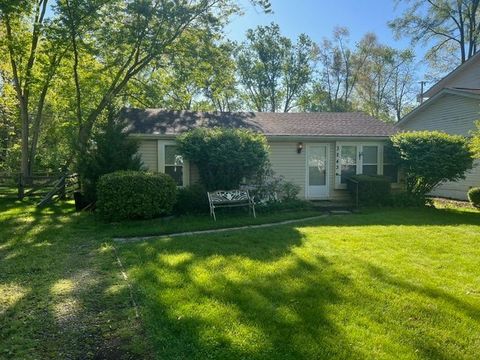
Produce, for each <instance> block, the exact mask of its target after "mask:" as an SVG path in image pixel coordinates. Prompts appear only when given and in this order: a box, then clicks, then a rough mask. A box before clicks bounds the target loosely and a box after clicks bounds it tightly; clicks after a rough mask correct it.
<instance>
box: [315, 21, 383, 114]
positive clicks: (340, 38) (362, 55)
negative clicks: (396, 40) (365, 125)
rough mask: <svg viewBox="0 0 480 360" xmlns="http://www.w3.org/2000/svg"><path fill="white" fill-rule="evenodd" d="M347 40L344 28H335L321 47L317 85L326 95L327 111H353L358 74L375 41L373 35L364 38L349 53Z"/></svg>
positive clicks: (347, 34)
mask: <svg viewBox="0 0 480 360" xmlns="http://www.w3.org/2000/svg"><path fill="white" fill-rule="evenodd" d="M349 36H350V33H349V31H348V29H347V28H344V27H339V28H336V29H335V30H334V32H333V36H332V39H323V42H322V46H320V56H319V59H320V64H321V70H320V83H321V88H322V89H324V90H325V92H326V95H327V109H328V111H350V110H352V107H353V106H352V100H353V96H354V90H355V88H356V85H357V82H358V78H359V75H360V72H361V71H362V69H363V67H364V66H365V63H366V61H367V59H368V56H369V53H370V49H371V44H372V43H373V42H374V41H376V38H375V37H374V36H373V35H372V34H367V35H365V36H364V37H363V39H362V40H361V41H360V43H359V44H357V45H356V46H355V48H354V49H353V50H352V49H350V47H349Z"/></svg>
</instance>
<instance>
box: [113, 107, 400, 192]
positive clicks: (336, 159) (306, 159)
mask: <svg viewBox="0 0 480 360" xmlns="http://www.w3.org/2000/svg"><path fill="white" fill-rule="evenodd" d="M122 117H123V118H124V119H125V120H126V121H127V123H128V131H129V132H130V133H131V134H132V136H134V137H136V138H138V139H139V142H140V147H139V153H140V155H141V158H142V160H143V163H144V165H145V166H146V167H147V168H148V169H149V170H150V171H154V172H163V173H167V174H170V175H171V176H172V177H173V178H174V179H175V181H176V182H177V184H178V185H179V186H187V185H190V184H193V183H195V182H197V181H198V180H199V176H198V171H197V169H196V167H195V166H194V164H189V163H188V161H183V160H182V159H181V156H179V154H178V153H177V152H176V146H175V137H176V136H178V135H179V134H181V133H182V132H185V131H188V130H190V129H193V128H196V127H235V128H246V129H250V130H253V131H258V132H261V133H263V134H265V136H266V137H267V140H268V143H269V146H270V162H271V164H272V168H273V170H274V171H275V173H276V174H277V175H282V176H284V177H285V179H286V180H288V181H291V182H293V183H295V184H297V185H299V186H300V189H301V192H300V197H302V198H305V199H331V200H341V199H343V198H345V197H346V196H348V195H347V193H346V191H345V189H346V178H347V177H348V176H350V175H352V174H380V175H382V174H383V175H386V176H391V178H392V181H393V182H396V181H397V171H396V168H395V166H394V165H393V164H391V163H390V162H389V159H388V156H384V154H386V152H384V146H385V144H386V140H387V139H388V138H389V136H390V135H392V134H393V133H394V131H395V129H394V127H393V125H391V124H386V123H384V122H382V121H379V120H377V119H374V118H372V117H370V116H367V115H365V114H363V113H255V112H238V113H226V112H224V113H221V112H210V113H209V112H190V111H166V110H159V109H145V110H143V109H126V110H124V111H123V115H122Z"/></svg>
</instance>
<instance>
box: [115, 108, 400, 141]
mask: <svg viewBox="0 0 480 360" xmlns="http://www.w3.org/2000/svg"><path fill="white" fill-rule="evenodd" d="M121 116H122V118H123V119H124V120H126V121H127V124H128V130H129V131H130V132H132V133H139V134H150V135H178V134H180V133H182V132H185V131H188V130H190V129H193V128H196V127H215V126H220V127H235V128H247V129H251V130H254V131H258V132H262V133H264V134H265V135H267V136H269V135H270V136H272V135H279V136H281V135H296V136H345V137H348V136H352V137H353V136H365V137H376V136H379V137H386V136H390V135H392V134H393V133H395V129H394V126H393V125H392V124H386V123H384V122H382V121H380V120H377V119H375V118H373V117H371V116H368V115H366V114H363V113H360V112H351V113H329V112H323V113H262V112H193V111H170V110H162V109H124V110H123V111H122V115H121Z"/></svg>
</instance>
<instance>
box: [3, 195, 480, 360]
mask: <svg viewBox="0 0 480 360" xmlns="http://www.w3.org/2000/svg"><path fill="white" fill-rule="evenodd" d="M0 209H1V210H0V222H1V226H0V339H1V340H0V343H1V346H0V358H2V357H3V358H26V359H29V358H32V359H33V358H35V359H38V358H107V359H108V358H111V359H129V358H160V359H205V358H212V359H225V358H228V359H271V358H274V359H277V358H278V359H312V358H315V359H319V358H320V359H321V358H328V359H331V358H334V359H341V358H366V359H367V358H385V359H387V358H395V359H397V358H402V359H422V358H423V359H431V358H437V359H474V358H476V355H477V354H478V353H480V285H479V284H480V268H479V259H480V247H479V241H480V215H479V213H478V212H477V211H475V210H469V209H439V210H435V209H421V210H419V209H402V210H392V209H384V210H378V209H371V210H366V211H364V212H363V213H362V214H356V215H349V216H332V217H328V218H323V219H318V220H314V221H310V222H308V223H304V224H301V223H300V224H290V225H283V226H279V227H275V228H269V229H255V230H248V231H244V232H232V233H222V234H209V235H202V236H191V237H179V238H162V239H158V240H154V241H149V242H139V243H129V244H122V245H119V244H115V243H113V242H112V240H111V239H112V237H113V236H127V235H147V234H148V235H150V234H165V233H171V232H173V231H175V230H177V229H181V230H182V231H186V230H195V229H198V228H200V229H206V228H212V227H219V226H238V225H247V224H251V223H258V222H267V221H268V222H270V221H281V220H285V219H287V218H292V216H298V217H299V216H300V213H296V214H292V213H278V214H270V215H266V214H263V215H260V216H259V219H258V220H253V219H251V218H249V217H248V216H237V215H235V214H232V215H228V214H224V216H223V217H222V220H221V221H219V222H217V223H213V222H211V221H210V220H209V219H208V218H206V217H203V218H202V217H188V218H178V219H171V220H168V221H167V220H165V221H158V220H151V221H146V222H140V223H122V224H104V223H101V222H99V221H97V220H95V218H94V217H92V216H90V215H89V214H74V213H73V211H72V206H71V204H66V205H63V206H54V207H52V208H50V209H45V210H42V211H39V210H36V209H35V208H33V207H31V206H25V205H20V204H19V203H8V202H0ZM303 215H310V216H311V215H312V214H311V213H310V214H308V212H305V213H304V214H303ZM116 253H118V254H119V257H120V259H121V261H122V263H123V265H124V268H125V269H126V272H127V274H128V276H129V281H130V284H131V285H132V288H133V294H134V298H135V300H136V302H137V304H138V306H139V310H140V314H141V316H140V318H139V319H137V318H135V316H134V311H133V308H132V303H131V300H130V294H129V289H128V287H127V286H126V283H125V281H124V280H123V279H122V278H121V275H120V271H119V267H118V264H117V262H116V255H115V254H116Z"/></svg>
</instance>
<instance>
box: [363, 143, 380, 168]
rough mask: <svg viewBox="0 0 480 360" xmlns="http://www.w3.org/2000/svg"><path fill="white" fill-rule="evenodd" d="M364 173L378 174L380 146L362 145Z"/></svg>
mask: <svg viewBox="0 0 480 360" xmlns="http://www.w3.org/2000/svg"><path fill="white" fill-rule="evenodd" d="M362 174H364V175H377V174H378V146H376V145H368V146H367V145H363V147H362Z"/></svg>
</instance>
